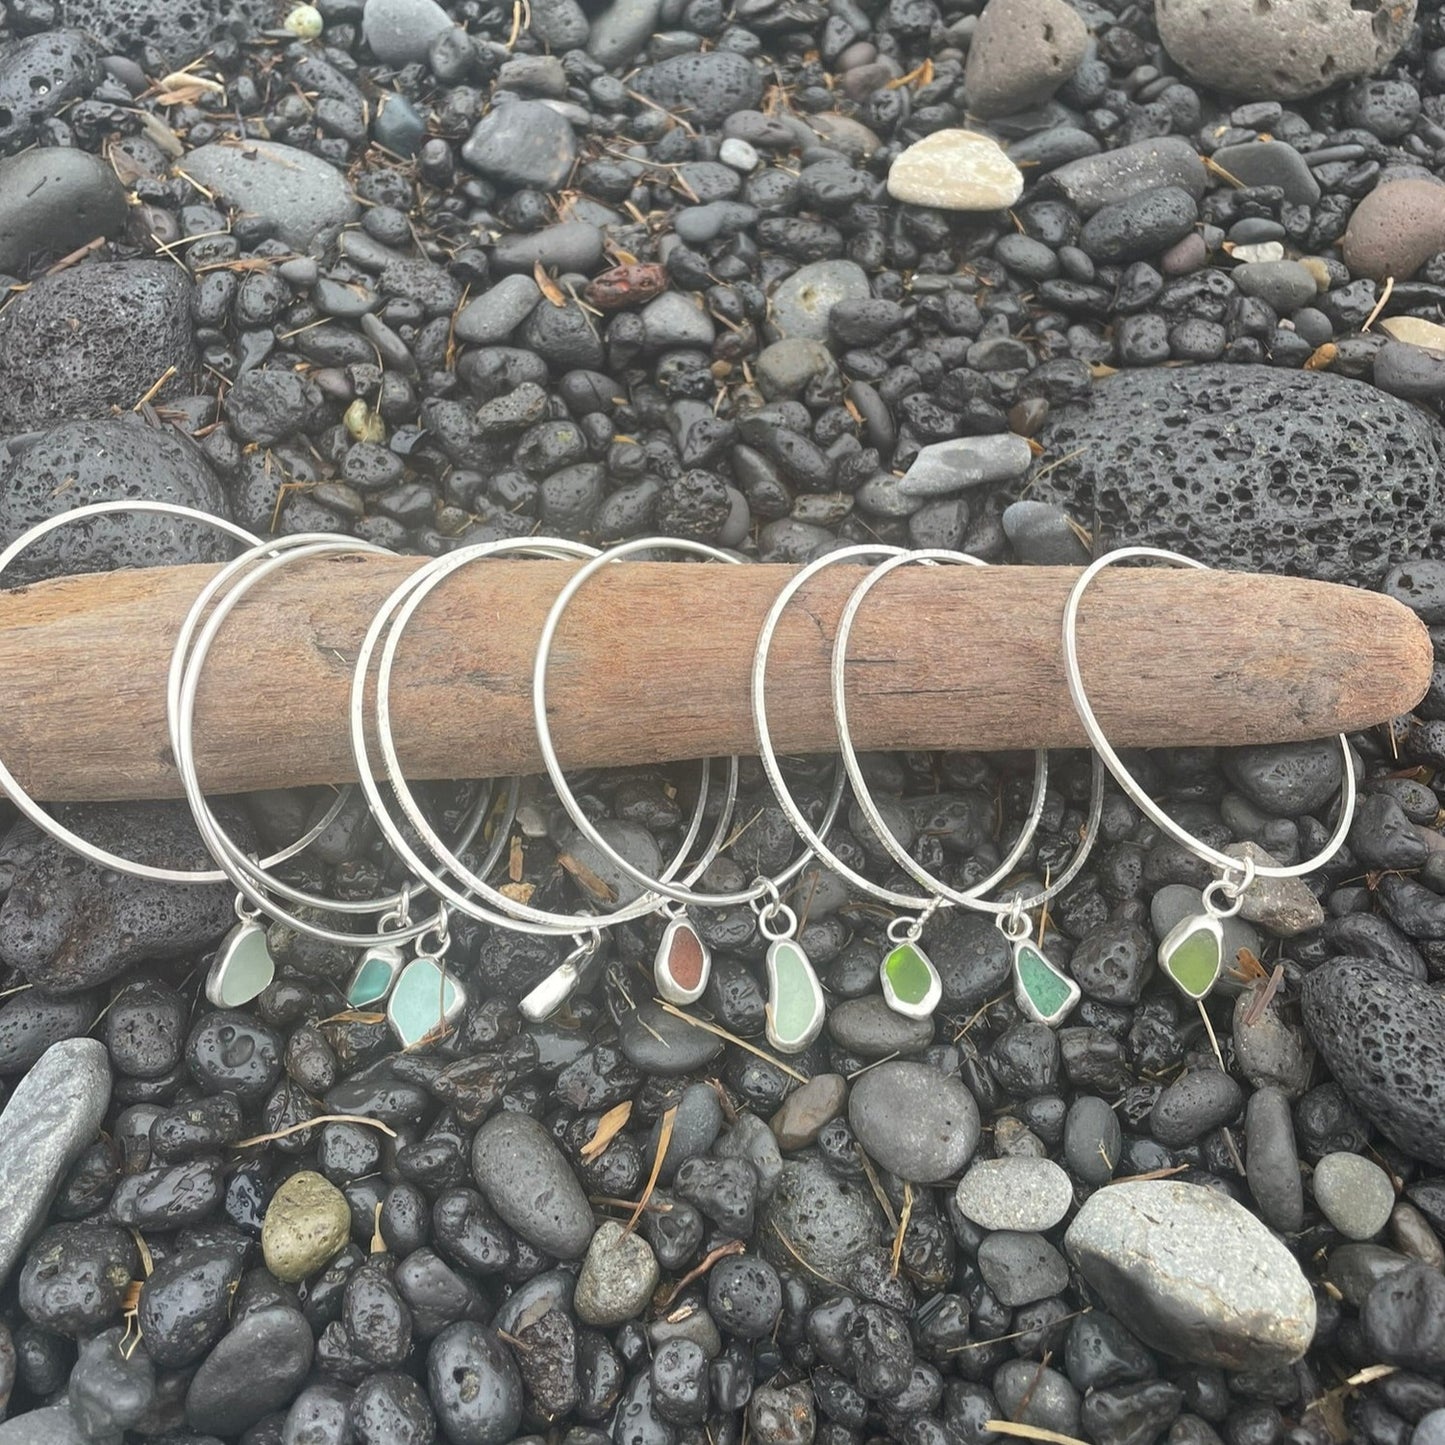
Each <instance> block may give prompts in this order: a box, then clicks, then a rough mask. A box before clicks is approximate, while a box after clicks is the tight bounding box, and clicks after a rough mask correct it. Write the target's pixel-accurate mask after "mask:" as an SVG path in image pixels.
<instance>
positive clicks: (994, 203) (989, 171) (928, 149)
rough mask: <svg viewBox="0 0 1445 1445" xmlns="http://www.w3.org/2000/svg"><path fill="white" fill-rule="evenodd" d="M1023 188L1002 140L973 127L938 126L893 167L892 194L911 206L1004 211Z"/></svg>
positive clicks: (1016, 168)
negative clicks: (951, 127) (966, 128)
mask: <svg viewBox="0 0 1445 1445" xmlns="http://www.w3.org/2000/svg"><path fill="white" fill-rule="evenodd" d="M1023 192H1024V177H1023V172H1022V171H1021V170H1019V168H1018V167H1017V166H1016V165H1015V164H1014V163H1013V162H1012V161H1011V160H1010V159H1009V158H1008V157H1007V156H1006V155H1005V154H1004V153H1003V149H1002V147H1000V145H999V144H998V142H997V141H995V140H993V139H992V138H991V137H989V136H986V135H980V134H979V133H978V132H977V131H972V130H938V131H934V133H933V134H932V135H928V136H924V138H923V139H922V140H920V141H915V142H914V143H913V144H912V145H911V146H909V147H908V149H907V150H905V151H903V152H902V153H901V154H900V155H899V156H898V157H897V159H895V160H894V162H893V165H892V166H891V167H890V168H889V171H888V194H889V195H890V196H892V197H893V199H894V200H895V201H904V202H906V203H907V204H909V205H911V206H937V207H939V208H940V209H942V210H945V211H1000V210H1003V209H1005V208H1006V207H1008V206H1011V205H1013V203H1014V202H1015V201H1016V200H1018V198H1019V197H1020V196H1021V195H1023Z"/></svg>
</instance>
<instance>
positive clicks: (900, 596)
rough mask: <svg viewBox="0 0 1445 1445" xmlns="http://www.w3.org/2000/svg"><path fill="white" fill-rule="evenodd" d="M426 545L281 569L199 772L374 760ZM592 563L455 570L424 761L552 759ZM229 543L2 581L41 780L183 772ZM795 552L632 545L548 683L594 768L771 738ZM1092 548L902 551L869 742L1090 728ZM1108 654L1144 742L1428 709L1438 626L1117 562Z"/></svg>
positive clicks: (19, 690) (230, 629)
mask: <svg viewBox="0 0 1445 1445" xmlns="http://www.w3.org/2000/svg"><path fill="white" fill-rule="evenodd" d="M419 565H421V562H420V559H417V558H395V559H390V558H388V559H377V558H364V559H363V558H341V559H328V560H316V561H310V562H305V563H300V562H298V563H296V564H295V565H293V566H291V567H290V568H287V569H283V570H282V571H281V572H280V573H278V574H277V575H276V576H275V577H274V578H272V579H270V580H269V581H268V582H266V583H264V584H262V585H261V586H260V587H258V588H257V589H255V591H254V592H253V593H252V595H251V596H249V597H247V598H246V599H245V600H244V601H243V602H242V603H241V604H240V605H239V606H238V607H237V609H236V611H235V612H234V613H233V614H232V616H231V618H230V619H229V621H228V622H227V624H226V626H225V628H224V629H223V630H222V632H221V634H220V637H219V638H218V640H217V644H216V647H215V649H214V651H213V653H212V655H211V660H210V662H209V664H208V667H207V671H206V674H205V680H204V682H203V685H202V689H201V694H200V699H199V704H198V709H197V718H198V725H197V742H198V758H199V762H200V772H201V776H202V778H203V780H204V781H205V783H206V785H207V787H208V788H209V789H211V790H214V791H217V792H233V791H244V790H248V789H255V788H267V787H280V786H294V785H300V784H305V783H318V782H339V781H342V780H345V779H349V778H352V777H354V770H353V765H352V759H351V754H350V750H349V746H348V743H347V735H346V724H345V718H346V708H347V697H348V689H349V685H350V679H351V663H352V659H353V658H354V656H355V654H356V649H357V645H358V642H359V640H360V638H361V636H362V634H363V633H364V631H365V629H366V626H367V624H368V623H369V621H370V619H371V617H372V615H373V612H374V611H375V609H376V607H377V606H378V605H379V603H380V602H381V601H382V600H383V599H384V597H385V596H386V595H387V594H388V593H389V592H390V591H391V590H392V588H393V587H394V586H395V585H396V583H397V582H398V581H399V580H400V579H401V577H402V576H403V575H405V574H406V573H407V572H408V571H410V570H411V569H413V568H415V567H417V566H419ZM573 565H574V564H571V563H553V562H541V561H530V562H529V561H515V560H513V561H504V560H494V561H490V562H487V563H484V564H479V565H476V566H472V567H469V568H464V569H462V570H461V571H460V572H458V573H456V574H454V575H453V576H452V577H451V578H449V579H448V580H447V581H446V582H445V583H444V584H442V586H441V587H439V588H438V589H437V591H436V592H434V593H433V594H432V596H431V597H430V598H429V599H428V600H427V601H426V602H425V603H424V604H423V605H422V607H421V608H420V609H419V611H418V613H417V616H416V619H415V622H414V624H413V627H412V629H411V630H410V631H409V632H408V634H407V637H406V639H405V640H404V642H403V645H402V649H401V653H400V656H399V659H398V665H397V673H396V684H397V685H396V689H395V695H394V706H393V712H394V719H395V725H396V731H397V737H398V742H399V746H400V749H401V753H402V757H403V759H404V761H405V763H406V766H407V769H408V774H409V776H412V777H415V778H444V777H484V776H494V775H506V774H512V773H519V772H520V773H527V772H536V771H538V770H539V769H540V759H539V756H538V753H537V749H536V745H535V740H534V733H533V728H532V720H531V692H530V679H531V665H532V658H533V653H534V649H535V645H536V639H537V635H538V633H539V631H540V628H541V624H542V620H543V618H544V617H545V615H546V612H547V609H548V607H549V606H550V605H551V602H552V600H553V598H554V597H555V596H556V594H557V591H558V589H559V588H560V586H561V585H562V581H563V579H564V578H565V577H566V576H567V575H569V573H570V571H571V570H572V567H573ZM211 570H212V569H210V568H208V567H175V568H159V569H152V570H146V571H133V572H120V573H111V574H107V575H93V576H81V577H67V578H61V579H58V580H56V581H52V582H45V583H40V584H36V585H34V586H31V587H28V588H24V589H19V590H16V591H13V592H7V593H0V676H3V677H4V678H5V681H6V697H5V701H4V706H3V708H0V757H3V758H4V759H5V761H6V763H7V764H8V766H9V767H10V768H11V769H13V770H14V772H15V773H16V775H17V776H18V777H19V778H20V780H21V781H22V782H23V783H24V784H25V785H26V786H27V787H28V788H29V789H31V790H32V792H34V793H35V794H36V795H37V796H38V797H41V798H43V799H47V800H51V801H60V800H64V799H94V800H101V799H121V798H153V797H169V796H176V795H177V794H178V792H179V789H178V786H177V781H176V777H175V774H174V771H173V768H172V766H171V763H170V759H169V749H168V747H167V744H166V736H165V709H164V680H165V671H166V665H167V663H168V661H169V656H170V649H171V645H172V641H173V639H174V637H175V635H176V632H177V629H178V626H179V622H180V619H181V617H182V616H183V615H184V613H185V611H186V610H187V608H188V607H189V605H190V603H191V600H192V599H193V597H194V596H195V594H196V592H197V590H198V589H199V588H200V586H201V585H202V583H203V582H204V581H205V579H206V577H207V576H209V575H210V573H211ZM789 575H790V569H788V568H786V567H781V566H764V565H755V566H740V567H726V566H717V565H707V566H703V565H696V564H693V565H688V564H676V563H620V564H618V565H616V566H614V567H611V568H607V569H604V570H603V571H602V572H601V573H599V574H598V575H597V576H596V577H594V578H593V579H592V580H591V581H590V582H589V584H588V585H587V586H586V587H585V588H583V589H582V591H581V592H580V593H579V594H578V596H577V597H576V599H575V600H574V602H573V605H572V607H571V609H570V610H569V612H568V613H567V616H566V618H565V619H564V620H563V623H562V626H561V629H560V631H559V633H558V637H557V642H556V646H555V649H554V653H553V664H552V670H551V673H550V679H549V683H550V698H551V702H552V710H553V717H554V729H555V736H556V742H557V747H558V750H559V752H560V753H561V755H562V757H563V759H564V761H566V762H567V763H568V764H570V765H619V764H633V763H648V762H660V761H663V760H668V759H677V758H696V757H704V756H709V755H717V754H725V753H734V752H739V753H747V752H750V751H753V750H754V744H753V733H752V723H751V718H750V713H749V709H748V671H749V666H750V663H751V659H752V654H753V647H754V642H755V639H756V637H757V632H758V628H759V625H760V622H761V620H762V617H763V615H764V613H765V612H766V610H767V608H768V606H769V604H770V603H771V601H772V599H773V598H774V597H775V596H776V594H777V592H778V590H779V588H780V587H781V585H782V582H783V580H784V579H785V578H786V577H787V576H789ZM861 575H862V573H861V571H859V570H855V569H854V568H852V567H846V566H840V567H838V568H835V569H833V571H832V572H824V573H822V574H821V575H820V576H819V577H818V578H816V579H814V581H813V582H812V583H811V584H809V585H808V586H807V587H805V588H804V589H803V591H802V592H801V594H800V595H799V597H798V598H797V599H796V600H795V603H794V605H793V606H791V607H790V608H789V609H788V612H787V614H786V616H785V619H784V621H783V624H782V626H781V627H780V628H779V631H778V635H777V638H776V641H775V644H774V651H773V664H772V666H771V668H770V671H769V679H770V691H769V699H770V719H771V721H772V723H773V728H774V733H775V736H776V739H777V742H778V745H779V748H780V750H782V751H795V752H803V751H813V750H823V749H828V748H830V747H831V746H832V737H833V733H832V722H831V716H830V710H829V707H828V702H827V698H828V680H827V677H828V674H827V668H828V659H829V652H830V647H831V642H832V637H833V631H834V625H835V622H836V619H837V617H838V614H839V612H840V610H841V608H842V604H843V602H844V600H845V598H846V596H847V594H848V592H849V591H850V590H851V588H852V587H853V586H854V585H855V584H856V582H857V580H858V579H859V578H860V577H861ZM1076 576H1077V574H1076V573H1075V572H1074V571H1072V570H1070V569H1063V568H1036V567H1007V568H1005V567H1000V568H996V569H988V570H983V569H977V570H976V569H972V568H964V567H940V568H923V567H913V568H903V569H901V570H899V571H898V572H896V573H894V574H893V575H892V576H891V577H889V578H887V579H885V580H884V581H883V582H882V583H881V584H880V585H879V586H878V587H877V589H876V590H875V591H874V592H873V593H872V594H871V595H870V596H869V599H868V601H867V602H866V603H865V605H864V608H863V610H862V612H860V614H859V617H858V620H857V623H856V625H855V627H854V631H853V639H852V646H851V653H852V659H851V667H850V672H849V706H850V712H851V714H852V717H853V722H854V732H855V737H856V739H857V741H858V743H859V745H860V746H862V747H866V748H959V749H996V748H1025V747H1032V746H1035V745H1039V744H1044V745H1048V746H1051V747H1053V746H1059V747H1067V746H1077V745H1079V744H1081V743H1082V742H1083V737H1082V734H1081V731H1080V729H1079V726H1078V723H1077V720H1076V718H1075V716H1074V712H1073V709H1072V707H1071V706H1070V703H1069V698H1068V693H1067V690H1066V687H1065V682H1064V673H1063V668H1062V664H1061V647H1060V624H1061V617H1062V611H1063V604H1064V599H1065V596H1066V595H1067V592H1068V589H1069V587H1070V585H1071V584H1072V582H1073V580H1074V579H1075V577H1076ZM1080 639H1081V643H1080V646H1081V655H1082V663H1083V667H1084V673H1085V677H1086V679H1087V680H1088V683H1089V687H1090V693H1091V696H1092V698H1093V699H1094V702H1095V707H1096V709H1097V711H1098V713H1099V717H1100V720H1101V722H1102V723H1103V725H1104V727H1105V729H1106V730H1107V732H1108V733H1109V736H1110V737H1111V739H1113V740H1114V741H1115V743H1116V745H1119V746H1164V745H1170V746H1182V745H1208V744H1244V743H1255V742H1279V741H1285V740H1290V739H1299V738H1307V737H1315V736H1320V735H1323V734H1326V733H1330V732H1334V731H1338V730H1340V729H1344V730H1351V729H1355V728H1360V727H1364V726H1367V725H1370V724H1374V723H1379V722H1382V721H1384V720H1386V719H1388V718H1391V717H1393V716H1395V715H1397V714H1399V713H1402V712H1405V711H1408V710H1409V709H1410V708H1411V707H1412V706H1414V704H1415V703H1416V702H1417V701H1418V700H1419V698H1420V696H1421V695H1422V694H1423V692H1424V691H1425V688H1426V686H1427V684H1428V682H1429V676H1430V666H1431V652H1430V644H1429V639H1428V636H1427V635H1426V632H1425V630H1424V628H1423V627H1422V626H1421V625H1420V624H1419V622H1418V621H1417V620H1416V619H1415V617H1414V616H1413V615H1412V614H1411V613H1410V612H1408V611H1407V610H1406V609H1405V608H1404V607H1402V606H1400V605H1399V604H1398V603H1396V602H1394V601H1392V600H1391V599H1389V598H1386V597H1383V596H1380V595H1378V594H1375V593H1369V592H1361V591H1356V590H1353V589H1350V588H1345V587H1337V586H1331V585H1327V584H1324V583H1318V582H1308V581H1299V580H1294V579H1289V578H1279V577H1256V576H1244V575H1231V574H1227V573H1213V572H1211V573H1205V572H1196V571H1176V570H1171V569H1166V568H1156V569H1152V570H1148V571H1128V572H1124V571H1118V572H1109V573H1106V574H1104V575H1103V576H1101V577H1100V578H1099V580H1098V582H1097V583H1096V584H1095V586H1094V588H1093V589H1092V590H1091V592H1090V594H1089V596H1088V598H1087V599H1086V600H1085V604H1084V608H1083V613H1082V619H1081V627H1080Z"/></svg>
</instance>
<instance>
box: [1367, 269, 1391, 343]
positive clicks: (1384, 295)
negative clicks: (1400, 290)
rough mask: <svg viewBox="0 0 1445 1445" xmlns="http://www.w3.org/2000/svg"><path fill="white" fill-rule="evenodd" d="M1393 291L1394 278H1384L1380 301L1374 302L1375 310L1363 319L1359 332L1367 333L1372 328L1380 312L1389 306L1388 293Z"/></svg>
mask: <svg viewBox="0 0 1445 1445" xmlns="http://www.w3.org/2000/svg"><path fill="white" fill-rule="evenodd" d="M1394 289H1395V278H1394V277H1393V276H1386V277H1385V289H1384V290H1383V291H1381V292H1380V299H1379V300H1378V301H1376V302H1375V309H1374V310H1373V311H1371V312H1370V314H1369V315H1368V316H1367V317H1365V324H1364V325H1363V326H1362V327H1360V330H1361V331H1368V330H1369V329H1370V327H1372V326H1373V325H1374V324H1375V320H1376V318H1377V317H1378V316H1379V314H1380V312H1382V311H1383V310H1384V309H1385V307H1386V306H1387V305H1388V304H1389V301H1390V293H1391V292H1392V291H1393V290H1394Z"/></svg>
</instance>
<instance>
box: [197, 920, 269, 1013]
mask: <svg viewBox="0 0 1445 1445" xmlns="http://www.w3.org/2000/svg"><path fill="white" fill-rule="evenodd" d="M275 977H276V960H275V959H273V958H272V957H271V949H270V947H269V946H268V945H267V943H266V929H265V927H264V926H263V925H262V924H260V923H256V922H254V921H253V920H251V919H243V920H242V921H241V922H240V923H238V924H237V925H236V926H235V927H234V928H233V929H232V930H231V931H230V932H229V933H228V934H227V935H226V937H225V939H224V940H223V941H222V943H221V946H220V948H218V949H217V950H216V957H215V959H214V961H213V962H212V964H211V971H210V973H209V974H208V975H207V976H206V998H207V999H208V1000H209V1002H210V1003H211V1004H212V1005H214V1006H215V1007H216V1008H240V1007H241V1005H242V1004H248V1003H250V1002H251V1000H252V999H253V998H255V997H256V996H257V995H258V994H260V993H262V992H263V991H264V990H265V989H267V988H268V987H269V986H270V984H271V980H272V979H273V978H275Z"/></svg>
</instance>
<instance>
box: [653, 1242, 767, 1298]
mask: <svg viewBox="0 0 1445 1445" xmlns="http://www.w3.org/2000/svg"><path fill="white" fill-rule="evenodd" d="M746 1249H747V1244H746V1243H745V1242H744V1241H743V1240H741V1239H730V1240H728V1242H727V1243H726V1244H720V1245H718V1247H717V1248H716V1249H714V1250H713V1251H711V1253H709V1254H706V1255H704V1256H703V1259H702V1263H701V1264H696V1265H694V1266H693V1267H692V1268H691V1269H690V1270H688V1272H687V1273H686V1274H685V1275H683V1277H682V1278H681V1279H680V1280H678V1282H677V1283H676V1284H675V1285H673V1287H672V1288H671V1289H670V1290H668V1292H667V1293H666V1294H665V1295H663V1296H662V1297H661V1298H660V1299H657V1300H654V1301H653V1308H654V1309H655V1310H656V1312H657V1313H658V1314H662V1313H663V1311H664V1310H666V1309H667V1308H668V1306H669V1305H671V1304H672V1302H673V1300H675V1299H676V1298H677V1297H678V1295H680V1294H681V1293H682V1292H683V1290H685V1289H686V1288H687V1287H688V1285H690V1284H691V1283H692V1282H693V1281H694V1280H698V1279H701V1278H702V1277H703V1275H705V1274H706V1273H707V1272H708V1270H710V1269H711V1268H712V1267H713V1265H715V1264H716V1263H717V1262H718V1260H720V1259H726V1258H727V1257H728V1255H730V1254H742V1253H744V1251H746Z"/></svg>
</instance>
